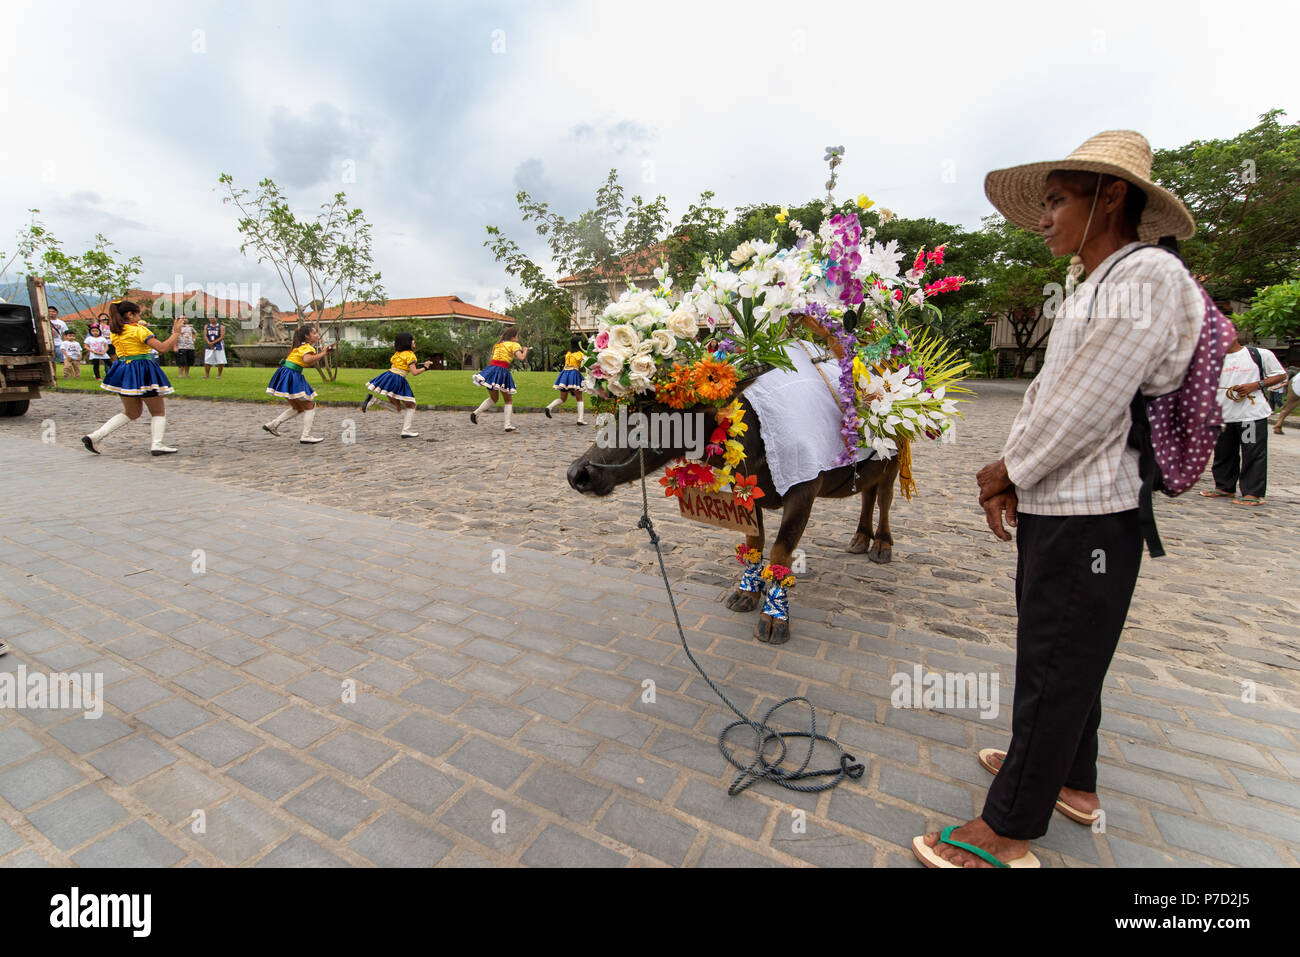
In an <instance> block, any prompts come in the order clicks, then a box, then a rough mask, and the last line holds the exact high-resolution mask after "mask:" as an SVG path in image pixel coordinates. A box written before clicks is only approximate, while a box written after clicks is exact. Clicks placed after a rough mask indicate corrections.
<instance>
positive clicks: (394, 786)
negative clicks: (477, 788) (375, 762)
mask: <svg viewBox="0 0 1300 957" xmlns="http://www.w3.org/2000/svg"><path fill="white" fill-rule="evenodd" d="M373 783H374V786H375V787H377V788H379V790H381V791H384V792H385V793H387V794H391V795H392V796H393V797H395V798H397V799H398V800H399V801H403V802H404V803H406V804H409V805H410V806H411V807H413V808H415V809H416V810H417V811H420V812H422V813H424V814H431V813H433V811H434V810H436V809H437V808H438V807H439V806H440V805H442V804H443V803H445V802H446V800H447V799H448V798H449V797H451V796H452V795H453V794H455V793H456V791H458V790H459V789H460V786H461V783H460V781H458V780H457V779H456V778H453V777H451V776H450V775H447V774H444V773H443V772H441V771H439V770H436V769H435V768H431V767H429V766H428V765H427V764H422V763H421V762H419V761H416V760H415V759H414V758H402V759H401V760H400V761H398V762H397V763H395V764H394V765H393V766H392V767H390V768H386V769H385V770H384V772H383V773H382V774H380V775H379V776H378V777H377V778H375V780H374V782H373Z"/></svg>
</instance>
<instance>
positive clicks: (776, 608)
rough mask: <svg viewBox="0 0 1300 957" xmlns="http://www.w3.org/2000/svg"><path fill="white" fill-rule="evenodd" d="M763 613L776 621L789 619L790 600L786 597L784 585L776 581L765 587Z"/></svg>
mask: <svg viewBox="0 0 1300 957" xmlns="http://www.w3.org/2000/svg"><path fill="white" fill-rule="evenodd" d="M763 614H765V615H767V616H768V617H770V618H775V619H776V620H777V621H789V620H790V600H789V599H788V598H787V597H786V589H785V586H784V585H779V584H777V583H776V582H772V584H771V585H770V586H769V587H768V589H767V597H766V598H765V599H764V600H763Z"/></svg>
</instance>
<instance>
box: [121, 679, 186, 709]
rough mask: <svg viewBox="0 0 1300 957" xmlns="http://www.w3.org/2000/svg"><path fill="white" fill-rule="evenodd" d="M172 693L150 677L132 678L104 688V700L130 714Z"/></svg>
mask: <svg viewBox="0 0 1300 957" xmlns="http://www.w3.org/2000/svg"><path fill="white" fill-rule="evenodd" d="M171 695H172V693H171V692H170V691H168V690H167V689H166V688H164V687H162V686H161V685H159V684H157V683H155V682H153V681H150V680H149V679H148V678H132V679H131V680H129V681H123V682H121V683H119V684H115V685H112V686H110V687H107V688H105V689H104V700H106V701H107V702H108V703H109V704H111V705H114V706H115V707H118V708H121V709H122V710H123V711H125V712H127V713H128V714H134V713H135V712H137V711H142V710H144V709H145V708H147V707H149V706H150V705H151V704H157V703H158V702H159V701H162V700H163V699H164V698H170V697H171Z"/></svg>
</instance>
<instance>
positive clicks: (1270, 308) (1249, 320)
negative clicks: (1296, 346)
mask: <svg viewBox="0 0 1300 957" xmlns="http://www.w3.org/2000/svg"><path fill="white" fill-rule="evenodd" d="M1232 318H1233V321H1234V322H1237V323H1238V324H1240V325H1244V326H1247V327H1249V328H1250V329H1253V330H1254V331H1255V332H1256V333H1257V334H1258V335H1261V336H1276V337H1277V338H1279V339H1296V338H1300V279H1292V280H1291V281H1290V282H1283V283H1278V284H1277V285H1273V286H1265V287H1264V288H1263V289H1261V290H1259V291H1258V292H1256V293H1255V297H1254V298H1253V299H1252V300H1251V303H1250V308H1249V309H1247V310H1246V311H1245V312H1239V313H1237V314H1236V315H1235V316H1233V317H1232Z"/></svg>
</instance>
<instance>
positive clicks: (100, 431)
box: [90, 412, 131, 442]
mask: <svg viewBox="0 0 1300 957" xmlns="http://www.w3.org/2000/svg"><path fill="white" fill-rule="evenodd" d="M130 421H131V417H130V416H128V415H127V414H126V413H124V412H119V413H118V414H117V415H115V416H113V417H112V418H111V419H109V420H108V421H107V422H105V423H104V424H103V425H101V426H100V427H99V428H97V429H96V430H95V431H94V432H91V433H90V438H91V440H92V441H95V442H98V441H99V440H100V439H106V438H108V437H109V436H110V435H112V434H113V433H114V432H116V431H117V430H118V429H120V428H121V427H122V426H124V425H126V424H127V423H128V422H130Z"/></svg>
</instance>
